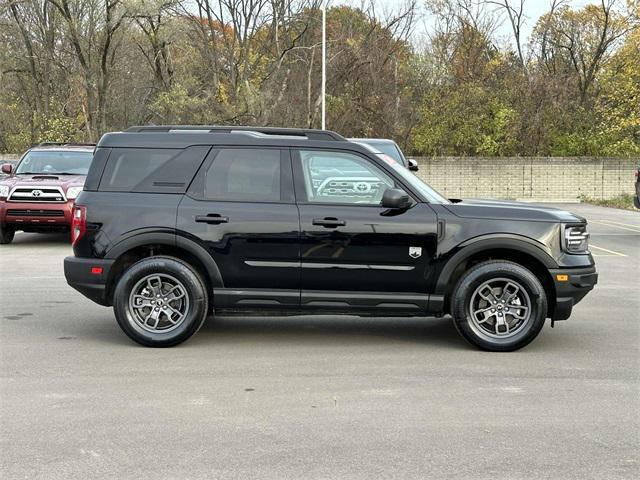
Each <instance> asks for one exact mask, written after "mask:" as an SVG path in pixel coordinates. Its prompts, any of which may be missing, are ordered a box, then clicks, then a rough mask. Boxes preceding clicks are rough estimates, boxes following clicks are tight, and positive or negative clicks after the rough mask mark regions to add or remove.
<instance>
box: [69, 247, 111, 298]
mask: <svg viewBox="0 0 640 480" xmlns="http://www.w3.org/2000/svg"><path fill="white" fill-rule="evenodd" d="M113 262H114V260H105V259H95V258H78V257H66V258H65V259H64V276H65V278H66V279H67V283H68V284H69V285H71V286H72V287H73V288H75V289H76V290H77V291H79V292H80V293H81V294H83V295H84V296H85V297H87V298H88V299H89V300H93V301H94V302H96V303H98V304H100V305H105V306H109V301H108V299H107V279H108V278H109V271H110V270H111V266H112V265H113ZM98 269H101V270H100V273H95V272H97V271H98ZM92 272H93V273H92Z"/></svg>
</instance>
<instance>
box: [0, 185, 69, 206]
mask: <svg viewBox="0 0 640 480" xmlns="http://www.w3.org/2000/svg"><path fill="white" fill-rule="evenodd" d="M7 200H8V201H9V202H37V203H64V202H66V201H67V200H66V198H65V196H64V193H63V192H62V189H61V188H60V187H31V186H25V185H18V186H17V187H15V188H14V189H13V190H11V193H10V194H9V198H8V199H7Z"/></svg>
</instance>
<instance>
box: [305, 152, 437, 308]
mask: <svg viewBox="0 0 640 480" xmlns="http://www.w3.org/2000/svg"><path fill="white" fill-rule="evenodd" d="M293 167H294V179H295V186H296V198H297V201H298V208H299V210H300V230H301V238H300V242H301V247H300V261H301V267H302V273H301V285H302V290H303V292H302V298H303V301H304V300H305V291H311V290H314V291H319V290H334V291H335V290H337V291H353V292H405V293H418V294H427V293H428V292H427V290H426V273H427V268H428V265H429V262H430V260H431V259H432V257H433V256H434V255H435V254H436V247H437V217H436V214H435V212H434V211H433V210H432V209H431V207H430V206H429V205H428V204H425V203H419V202H415V203H414V204H413V206H412V207H410V208H409V209H406V210H389V209H386V208H383V207H382V206H380V199H381V198H382V194H383V193H384V190H386V189H387V188H394V187H400V188H401V187H402V186H401V185H399V184H398V183H397V182H396V181H395V180H394V179H393V178H392V177H391V176H390V175H389V174H388V173H386V172H384V171H383V170H382V169H381V168H380V167H379V166H378V165H376V164H375V162H374V161H373V160H371V159H369V158H366V157H364V156H359V155H356V154H352V153H346V152H332V151H321V150H300V151H294V152H293ZM316 293H318V292H316Z"/></svg>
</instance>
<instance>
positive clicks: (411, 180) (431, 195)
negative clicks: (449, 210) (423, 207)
mask: <svg viewBox="0 0 640 480" xmlns="http://www.w3.org/2000/svg"><path fill="white" fill-rule="evenodd" d="M378 157H380V158H381V159H382V160H384V161H385V162H387V164H388V165H390V166H391V168H393V170H394V171H395V172H396V173H397V174H398V175H399V176H400V177H402V179H403V180H404V181H405V182H407V183H408V184H409V185H411V186H412V187H413V188H415V189H416V190H417V191H418V192H420V194H421V195H422V196H423V197H424V198H425V199H426V200H427V201H428V202H430V203H451V202H450V201H449V200H447V199H446V198H445V197H443V196H442V195H440V194H439V193H438V192H436V191H435V190H434V189H433V188H431V187H430V186H429V185H427V184H426V183H425V182H424V181H423V180H422V179H421V178H419V177H417V176H415V175H414V174H413V173H411V172H410V171H409V170H407V169H406V168H405V167H403V166H402V165H401V164H400V163H398V162H397V161H396V160H395V159H393V158H391V157H390V156H389V155H386V154H378Z"/></svg>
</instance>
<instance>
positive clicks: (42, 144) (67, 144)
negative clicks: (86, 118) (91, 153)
mask: <svg viewBox="0 0 640 480" xmlns="http://www.w3.org/2000/svg"><path fill="white" fill-rule="evenodd" d="M55 145H57V146H64V147H95V146H96V144H95V143H77V142H40V143H36V144H35V145H33V146H32V148H33V147H51V146H55Z"/></svg>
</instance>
